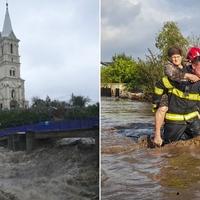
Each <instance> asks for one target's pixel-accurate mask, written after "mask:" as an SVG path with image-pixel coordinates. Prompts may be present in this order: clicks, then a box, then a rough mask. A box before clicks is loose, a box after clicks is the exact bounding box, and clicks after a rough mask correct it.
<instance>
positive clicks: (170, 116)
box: [165, 111, 199, 121]
mask: <svg viewBox="0 0 200 200" xmlns="http://www.w3.org/2000/svg"><path fill="white" fill-rule="evenodd" d="M198 116H199V112H198V111H195V112H192V113H188V114H185V115H180V114H173V113H166V115H165V119H167V120H171V121H184V120H186V121H187V120H189V119H192V118H194V117H198Z"/></svg>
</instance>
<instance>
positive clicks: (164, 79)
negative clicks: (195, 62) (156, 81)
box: [162, 76, 174, 89]
mask: <svg viewBox="0 0 200 200" xmlns="http://www.w3.org/2000/svg"><path fill="white" fill-rule="evenodd" d="M162 82H163V84H164V86H165V87H166V88H167V89H171V88H173V87H174V86H173V85H172V84H171V83H170V82H169V79H168V78H167V76H164V77H163V78H162Z"/></svg>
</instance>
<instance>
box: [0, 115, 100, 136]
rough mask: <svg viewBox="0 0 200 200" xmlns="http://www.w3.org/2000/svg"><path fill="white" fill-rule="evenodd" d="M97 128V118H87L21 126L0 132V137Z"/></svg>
mask: <svg viewBox="0 0 200 200" xmlns="http://www.w3.org/2000/svg"><path fill="white" fill-rule="evenodd" d="M95 126H99V118H97V117H96V118H87V119H76V120H65V121H45V122H40V123H37V124H31V125H23V126H17V127H12V128H7V129H4V130H0V137H2V136H7V135H12V134H13V133H16V132H28V131H31V132H40V133H41V132H50V131H58V132H59V131H70V130H80V129H91V128H93V127H95Z"/></svg>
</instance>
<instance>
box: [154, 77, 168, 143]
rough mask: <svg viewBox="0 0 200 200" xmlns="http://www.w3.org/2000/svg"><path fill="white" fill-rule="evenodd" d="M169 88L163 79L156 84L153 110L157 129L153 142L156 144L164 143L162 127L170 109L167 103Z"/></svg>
mask: <svg viewBox="0 0 200 200" xmlns="http://www.w3.org/2000/svg"><path fill="white" fill-rule="evenodd" d="M166 93H167V90H166V88H165V86H164V84H163V81H158V82H157V83H156V84H155V88H154V94H153V112H155V129H154V134H153V143H154V144H155V146H161V145H162V143H163V140H162V137H161V132H160V130H161V127H162V125H163V123H164V119H165V114H166V112H167V110H168V107H167V104H168V100H167V98H168V97H167V95H166Z"/></svg>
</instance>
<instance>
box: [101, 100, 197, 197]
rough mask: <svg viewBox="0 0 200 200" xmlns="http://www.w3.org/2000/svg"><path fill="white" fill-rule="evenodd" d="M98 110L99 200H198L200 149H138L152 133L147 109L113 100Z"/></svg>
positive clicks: (189, 146)
mask: <svg viewBox="0 0 200 200" xmlns="http://www.w3.org/2000/svg"><path fill="white" fill-rule="evenodd" d="M101 105H102V113H101V117H102V121H101V126H102V136H101V137H102V143H101V144H102V156H101V159H102V162H101V167H102V175H101V176H102V181H101V185H102V188H101V193H102V194H101V195H102V199H106V200H113V199H117V200H129V199H130V200H132V199H137V200H140V199H141V200H152V199H157V200H168V199H169V200H175V199H180V200H190V199H195V200H197V199H200V145H199V143H196V142H194V145H193V142H190V143H179V144H178V145H169V146H165V147H164V148H156V149H150V148H145V147H140V148H138V143H137V139H138V138H139V137H140V136H141V135H150V134H151V133H152V131H153V115H152V113H151V110H150V109H151V105H150V104H148V103H144V102H134V101H130V100H115V99H113V98H102V104H101Z"/></svg>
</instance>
